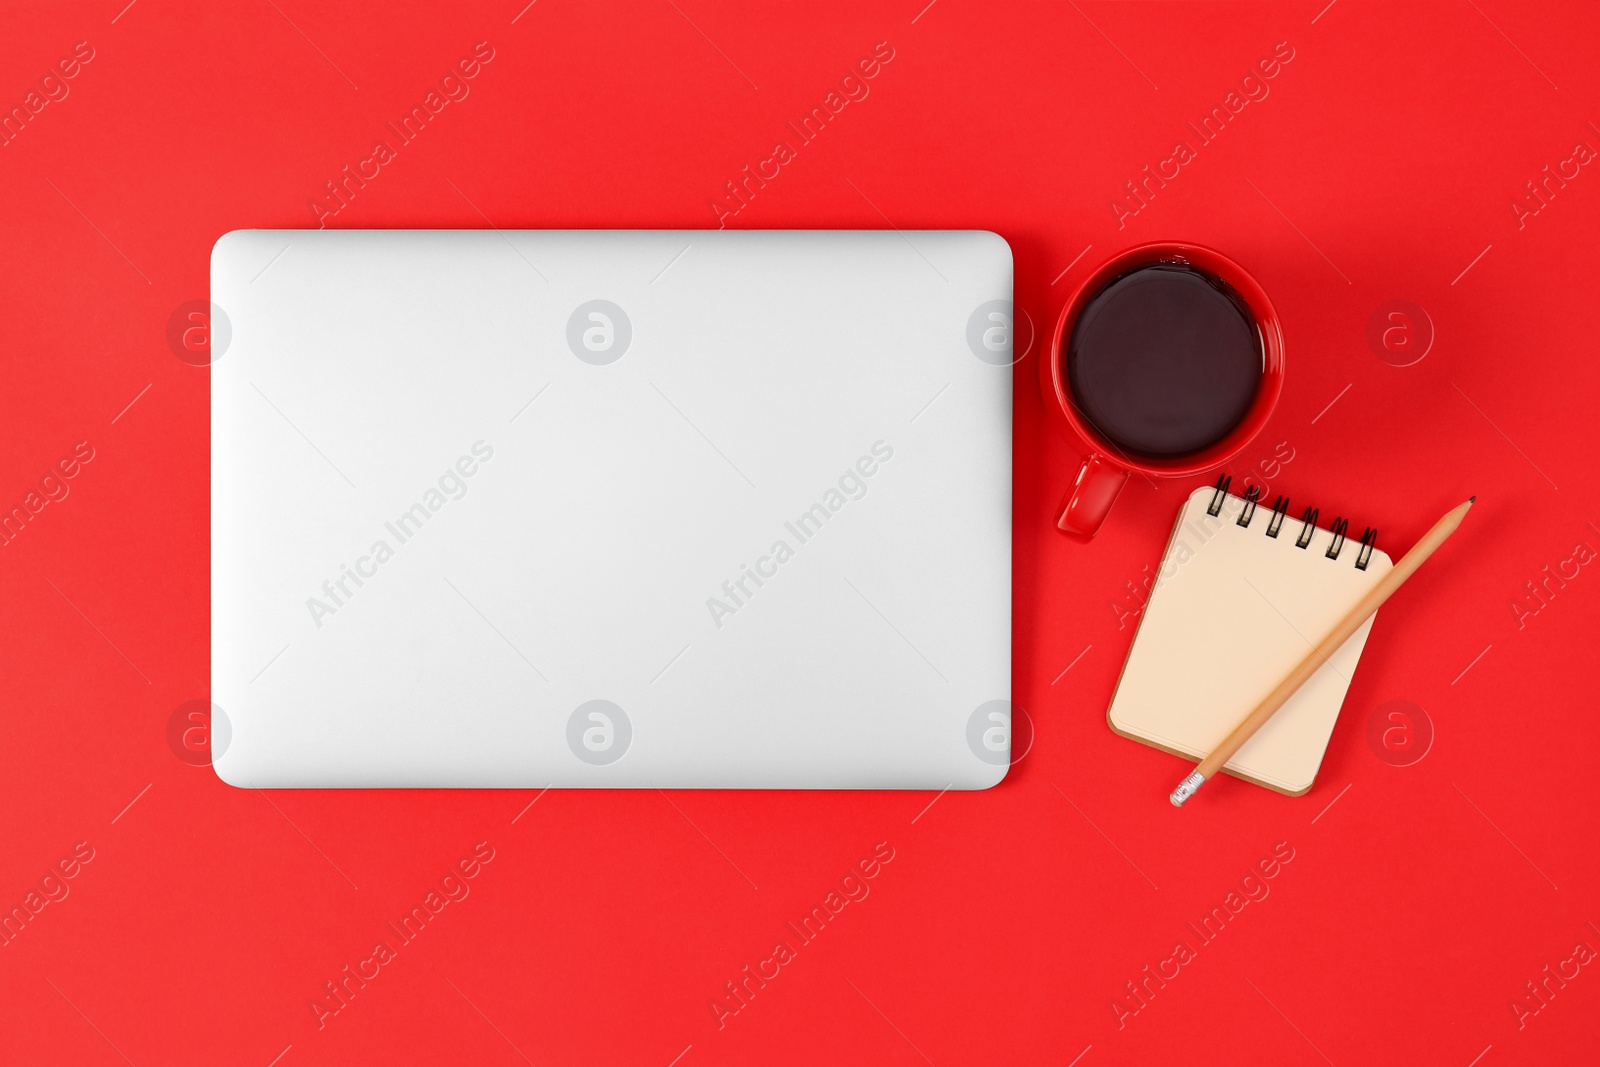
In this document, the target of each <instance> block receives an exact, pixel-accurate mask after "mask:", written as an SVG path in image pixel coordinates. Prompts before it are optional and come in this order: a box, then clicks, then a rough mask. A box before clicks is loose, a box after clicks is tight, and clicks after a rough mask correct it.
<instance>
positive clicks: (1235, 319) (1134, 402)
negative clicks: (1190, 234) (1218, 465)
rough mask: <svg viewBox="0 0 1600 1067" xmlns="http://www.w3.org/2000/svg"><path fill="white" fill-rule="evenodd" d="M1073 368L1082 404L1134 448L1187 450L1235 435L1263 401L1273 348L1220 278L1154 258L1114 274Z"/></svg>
mask: <svg viewBox="0 0 1600 1067" xmlns="http://www.w3.org/2000/svg"><path fill="white" fill-rule="evenodd" d="M1064 358H1065V369H1066V372H1067V379H1068V382H1069V383H1070V388H1071V392H1072V397H1073V400H1074V402H1075V404H1076V407H1077V409H1078V412H1079V414H1080V415H1081V416H1082V417H1083V419H1084V420H1085V421H1086V422H1087V423H1089V425H1090V426H1092V427H1093V428H1094V429H1095V430H1096V431H1098V432H1099V434H1100V436H1102V437H1104V438H1105V439H1106V440H1107V441H1108V442H1110V443H1111V444H1113V445H1115V446H1116V447H1117V448H1119V449H1122V450H1123V451H1125V452H1126V453H1129V454H1131V455H1135V456H1151V457H1162V456H1184V455H1189V454H1191V453H1197V452H1201V451H1203V450H1204V449H1206V448H1209V447H1210V446H1212V445H1214V444H1216V443H1217V442H1218V441H1220V440H1222V439H1223V438H1224V437H1226V436H1227V435H1228V433H1229V431H1231V430H1233V429H1234V427H1236V426H1238V425H1239V424H1240V422H1242V421H1243V420H1244V418H1245V416H1246V415H1247V414H1249V412H1250V410H1251V407H1252V405H1253V404H1254V403H1255V400H1256V394H1257V392H1258V391H1259V389H1260V388H1261V381H1262V375H1263V373H1264V364H1265V357H1264V355H1263V350H1262V338H1261V331H1260V329H1259V328H1258V327H1257V325H1256V322H1255V319H1254V318H1253V317H1252V316H1251V314H1250V311H1249V309H1248V308H1247V307H1246V305H1245V303H1244V301H1243V299H1241V298H1240V296H1239V295H1238V294H1237V293H1236V292H1235V291H1234V290H1233V289H1232V287H1230V286H1229V285H1228V284H1227V283H1226V282H1224V281H1222V280H1221V279H1220V278H1216V277H1214V276H1212V275H1211V274H1208V273H1206V272H1204V271H1201V270H1197V269H1196V268H1194V267H1192V266H1189V265H1188V264H1183V263H1155V264H1150V265H1147V266H1142V267H1139V268H1137V269H1135V270H1131V271H1128V272H1127V273H1125V274H1122V275H1119V276H1118V277H1116V278H1113V279H1112V280H1111V281H1109V282H1107V283H1106V284H1105V285H1104V286H1103V287H1102V288H1101V289H1100V290H1099V291H1098V292H1096V293H1095V294H1094V295H1093V296H1092V297H1090V298H1089V300H1088V302H1087V303H1086V304H1084V306H1083V310H1082V312H1081V313H1080V314H1079V316H1078V319H1077V323H1076V324H1075V325H1074V327H1073V329H1072V336H1071V340H1070V342H1069V343H1068V345H1067V351H1066V353H1065V357H1064Z"/></svg>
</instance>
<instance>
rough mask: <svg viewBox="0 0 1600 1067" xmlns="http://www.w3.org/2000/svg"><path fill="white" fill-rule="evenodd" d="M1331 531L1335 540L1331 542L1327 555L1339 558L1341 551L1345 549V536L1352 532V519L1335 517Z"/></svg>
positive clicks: (1330, 557) (1331, 557)
mask: <svg viewBox="0 0 1600 1067" xmlns="http://www.w3.org/2000/svg"><path fill="white" fill-rule="evenodd" d="M1329 531H1330V532H1331V533H1332V534H1333V540H1332V542H1330V543H1329V545H1328V551H1327V552H1326V553H1325V555H1326V556H1327V557H1328V558H1329V559H1338V558H1339V553H1340V552H1341V551H1343V550H1344V536H1345V534H1347V533H1349V532H1350V520H1349V519H1334V520H1333V525H1332V526H1331V527H1329Z"/></svg>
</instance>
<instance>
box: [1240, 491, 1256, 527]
mask: <svg viewBox="0 0 1600 1067" xmlns="http://www.w3.org/2000/svg"><path fill="white" fill-rule="evenodd" d="M1260 502H1261V487H1260V486H1259V485H1250V486H1246V487H1245V491H1244V509H1243V510H1242V511H1240V512H1239V525H1240V526H1243V527H1246V528H1249V526H1250V520H1251V519H1253V518H1255V517H1256V505H1257V504H1258V503H1260Z"/></svg>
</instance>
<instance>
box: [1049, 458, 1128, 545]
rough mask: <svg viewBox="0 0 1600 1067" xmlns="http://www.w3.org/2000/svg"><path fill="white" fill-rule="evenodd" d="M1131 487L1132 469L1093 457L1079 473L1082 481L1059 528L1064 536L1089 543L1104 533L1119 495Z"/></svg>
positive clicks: (1070, 497) (1058, 522) (1075, 486)
mask: <svg viewBox="0 0 1600 1067" xmlns="http://www.w3.org/2000/svg"><path fill="white" fill-rule="evenodd" d="M1127 483H1128V468H1126V467H1123V466H1120V465H1119V464H1117V463H1114V462H1112V461H1111V460H1109V459H1107V458H1106V457H1105V456H1103V455H1101V454H1100V453H1099V452H1091V453H1089V457H1088V458H1087V459H1085V460H1084V461H1083V466H1082V467H1080V468H1079V469H1078V480H1077V481H1076V482H1074V483H1073V484H1072V491H1071V492H1070V493H1068V494H1067V501H1066V504H1065V506H1064V507H1063V508H1062V509H1061V517H1060V518H1059V519H1057V520H1056V528H1057V529H1058V530H1060V531H1061V532H1062V533H1064V534H1070V535H1071V536H1073V537H1078V538H1082V539H1083V540H1085V541H1087V540H1089V539H1090V538H1091V537H1093V536H1094V535H1095V534H1096V533H1098V532H1099V531H1100V524H1101V523H1103V522H1105V521H1106V516H1107V515H1108V514H1110V512H1111V505H1112V504H1115V503H1116V502H1117V494H1119V493H1121V492H1122V487H1123V486H1124V485H1126V484H1127Z"/></svg>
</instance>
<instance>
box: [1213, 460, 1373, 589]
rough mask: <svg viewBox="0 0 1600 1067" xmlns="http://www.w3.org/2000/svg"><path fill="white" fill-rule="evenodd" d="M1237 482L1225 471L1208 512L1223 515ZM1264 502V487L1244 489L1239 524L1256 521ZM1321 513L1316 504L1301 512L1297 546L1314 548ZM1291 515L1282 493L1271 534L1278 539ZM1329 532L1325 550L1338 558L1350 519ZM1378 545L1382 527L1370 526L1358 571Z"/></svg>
mask: <svg viewBox="0 0 1600 1067" xmlns="http://www.w3.org/2000/svg"><path fill="white" fill-rule="evenodd" d="M1232 484H1233V475H1231V474H1222V475H1218V476H1217V484H1216V486H1215V488H1214V490H1213V492H1212V494H1211V503H1210V505H1209V506H1208V507H1207V508H1206V514H1207V515H1211V516H1213V517H1214V516H1217V515H1220V514H1222V502H1223V501H1224V500H1225V499H1227V496H1228V487H1229V486H1231V485H1232ZM1260 503H1261V487H1260V486H1259V485H1247V486H1245V490H1244V507H1243V508H1241V509H1240V511H1239V518H1238V520H1237V522H1236V525H1239V526H1243V527H1245V528H1246V529H1248V528H1249V526H1250V524H1251V523H1252V522H1254V521H1255V516H1256V508H1257V506H1258V505H1259V504H1260ZM1319 514H1320V512H1319V511H1318V510H1317V509H1316V508H1313V507H1308V508H1306V510H1305V511H1304V512H1302V513H1301V515H1300V522H1301V524H1302V525H1301V527H1300V536H1299V537H1297V538H1295V542H1294V547H1296V548H1310V547H1311V539H1312V537H1314V536H1315V535H1316V532H1317V516H1318V515H1319ZM1288 517H1289V498H1288V497H1286V496H1284V495H1283V494H1282V493H1279V494H1278V498H1277V499H1276V500H1274V501H1273V503H1272V518H1270V519H1268V520H1267V536H1268V537H1271V538H1276V537H1277V536H1278V534H1279V533H1281V532H1282V531H1283V524H1284V522H1285V521H1286V520H1287V519H1288ZM1328 529H1329V532H1330V533H1332V534H1333V540H1332V541H1331V542H1330V543H1329V544H1328V551H1327V552H1325V553H1323V555H1325V556H1327V558H1328V559H1332V560H1337V559H1338V558H1339V553H1341V552H1343V551H1344V544H1345V541H1346V540H1347V539H1348V537H1349V533H1350V520H1349V519H1345V518H1338V519H1334V520H1333V525H1332V526H1330V527H1329V528H1328ZM1377 546H1378V529H1377V527H1375V526H1368V527H1367V528H1366V531H1365V532H1363V533H1362V535H1361V549H1360V551H1358V552H1357V553H1356V570H1358V571H1364V570H1366V569H1367V566H1368V564H1370V563H1371V562H1372V553H1373V551H1374V550H1375V549H1376V548H1377Z"/></svg>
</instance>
